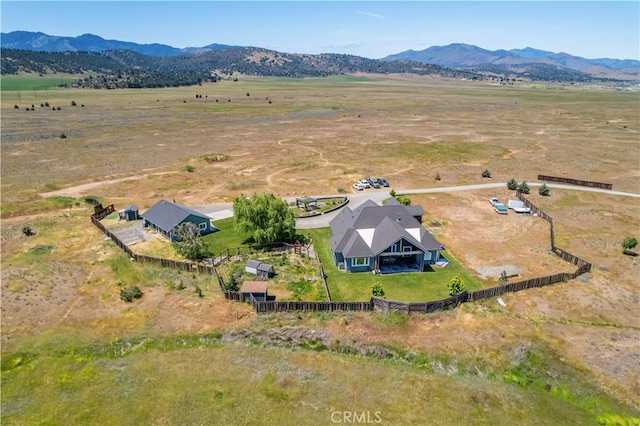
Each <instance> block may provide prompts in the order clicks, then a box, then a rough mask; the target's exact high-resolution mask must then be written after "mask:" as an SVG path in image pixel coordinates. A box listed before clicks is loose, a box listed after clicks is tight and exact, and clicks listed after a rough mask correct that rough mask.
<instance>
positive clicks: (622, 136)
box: [0, 76, 640, 425]
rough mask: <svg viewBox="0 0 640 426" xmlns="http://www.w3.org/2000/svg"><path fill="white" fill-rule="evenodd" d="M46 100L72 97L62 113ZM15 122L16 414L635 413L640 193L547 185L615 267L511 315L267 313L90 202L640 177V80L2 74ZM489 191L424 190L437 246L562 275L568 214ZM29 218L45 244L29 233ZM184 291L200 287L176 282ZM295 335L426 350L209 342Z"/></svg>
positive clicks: (522, 302) (464, 268)
mask: <svg viewBox="0 0 640 426" xmlns="http://www.w3.org/2000/svg"><path fill="white" fill-rule="evenodd" d="M3 80H4V79H3ZM21 84H26V82H24V83H21ZM20 87H26V86H20ZM247 93H249V96H247ZM199 94H202V95H203V96H206V97H204V98H196V95H199ZM267 98H268V99H267ZM216 99H217V100H218V102H216ZM228 100H231V102H228ZM43 101H48V102H49V103H50V104H51V105H60V106H61V107H62V109H61V111H55V112H53V111H51V110H50V109H41V108H39V104H40V102H43ZM71 101H76V102H77V104H78V105H80V104H85V107H83V108H81V107H79V106H78V107H71V106H70V105H71ZM269 101H271V103H269ZM16 104H17V105H19V106H20V109H18V110H15V109H14V105H16ZM31 104H34V105H36V108H35V111H29V112H26V111H25V110H24V108H23V107H26V106H27V105H28V106H30V105H31ZM1 113H2V115H1V116H2V151H1V155H2V169H1V178H2V179H1V184H0V185H1V188H0V189H1V201H2V211H1V217H2V322H1V327H2V333H1V334H2V377H1V380H2V391H3V397H2V422H3V423H6V424H32V423H54V424H57V423H76V424H77V423H80V424H83V423H84V424H103V423H104V424H127V422H130V423H131V424H134V423H135V424H139V423H149V422H151V423H160V424H161V423H216V422H221V423H228V424H247V423H262V424H275V423H278V424H279V423H282V424H328V423H330V422H331V419H330V418H329V416H330V414H331V412H333V411H334V410H340V411H347V410H353V411H366V410H369V411H371V412H375V411H377V410H379V411H380V412H381V415H382V419H383V420H384V421H385V423H389V424H424V422H425V419H437V420H438V423H439V424H536V425H538V424H554V425H556V424H598V423H600V424H607V421H608V422H609V423H611V424H615V422H618V423H619V424H625V423H627V424H633V422H634V421H636V422H637V418H638V417H639V416H640V411H639V409H640V408H639V407H638V404H637V401H638V395H640V389H638V386H637V383H638V372H637V368H636V367H637V362H636V361H637V359H636V358H637V357H636V353H637V350H636V349H637V342H638V339H640V334H639V333H638V324H637V314H636V313H637V311H638V299H637V293H638V288H637V276H638V273H640V270H639V269H638V268H639V267H640V266H639V264H638V262H637V261H636V258H633V257H631V256H622V255H621V251H620V247H619V243H620V240H621V239H622V237H623V236H626V235H627V234H632V235H634V234H635V233H637V230H638V229H639V226H640V224H639V218H638V215H637V207H638V204H637V199H633V198H630V197H622V198H620V197H617V196H610V195H601V194H591V193H580V194H578V193H576V192H572V191H559V190H552V192H551V196H550V197H548V198H543V197H538V196H537V195H536V194H535V193H534V194H532V195H531V197H530V198H531V199H532V200H533V201H534V202H535V203H536V204H538V205H540V206H541V207H542V208H543V209H545V211H547V212H548V213H550V214H551V215H552V216H553V217H554V219H555V224H556V228H555V231H556V237H557V238H558V240H557V241H558V245H559V246H560V247H562V248H564V249H567V250H569V251H570V252H572V253H574V254H576V255H579V256H581V257H583V258H585V259H587V260H589V261H592V262H594V265H595V267H594V269H593V270H592V271H591V273H590V274H589V275H588V276H585V277H583V279H582V280H573V281H571V282H569V283H565V284H559V285H556V286H550V287H547V288H543V289H534V290H531V291H526V292H521V293H513V294H508V295H504V297H503V299H504V301H505V302H506V305H507V306H506V307H505V306H500V305H498V304H497V303H496V302H495V300H486V301H482V302H478V303H473V304H468V305H464V306H462V307H460V308H458V309H456V310H454V311H451V312H443V313H438V314H433V315H419V316H413V317H410V318H406V317H402V316H397V315H389V316H386V315H381V314H375V313H371V314H363V313H334V314H328V313H318V314H306V313H301V314H292V313H287V314H278V315H264V316H262V315H261V316H256V315H255V314H254V313H253V312H252V311H251V309H250V308H248V307H247V306H244V305H242V304H234V303H230V302H226V301H224V300H223V298H222V297H221V295H220V293H219V291H218V290H217V288H216V285H217V284H215V283H214V282H213V281H206V280H203V281H200V278H197V279H194V278H193V277H192V275H191V274H170V273H167V272H163V271H161V270H158V269H155V268H148V267H146V266H144V265H132V264H130V263H128V262H126V259H125V258H123V257H122V255H121V252H120V251H119V250H118V249H117V248H116V247H115V246H114V245H113V244H112V243H110V242H108V241H104V240H103V236H102V235H101V234H100V233H99V232H98V231H97V230H95V229H94V228H93V227H92V226H91V225H90V223H89V221H88V215H89V213H90V208H89V207H86V206H84V205H81V206H76V205H75V202H74V200H78V201H79V200H81V197H82V196H85V195H93V196H97V197H100V199H101V200H103V203H106V204H109V203H111V202H113V203H115V204H116V208H120V207H123V206H124V205H127V204H131V203H136V204H138V205H139V206H140V209H141V211H144V210H145V209H146V208H147V207H149V206H151V205H152V204H154V203H155V202H156V201H157V200H158V199H159V198H167V199H175V200H176V201H178V202H181V203H184V204H187V205H192V206H198V205H204V204H209V203H216V202H220V201H223V202H230V201H231V200H232V199H233V198H234V197H235V196H238V195H239V194H240V193H245V194H249V193H251V192H253V191H255V192H267V191H268V192H274V193H277V194H279V195H281V196H285V195H289V196H291V195H296V196H298V195H302V194H303V193H304V194H305V195H317V194H331V193H335V192H337V191H336V189H337V188H338V187H343V188H347V189H348V188H350V185H351V183H352V182H354V181H355V180H357V179H360V178H362V177H365V176H368V175H371V176H380V175H381V176H385V177H387V178H388V179H389V180H390V181H391V182H392V185H393V187H394V188H395V189H397V190H400V189H411V188H419V187H433V186H448V185H458V184H467V183H484V182H486V181H485V180H483V179H482V178H481V172H482V170H484V169H485V168H488V169H489V170H491V172H492V176H493V177H492V179H491V181H492V182H506V181H507V180H508V179H509V178H511V177H515V178H516V179H518V180H520V181H521V180H527V181H534V180H535V177H536V176H537V174H538V173H543V174H550V175H561V176H568V177H574V178H579V179H586V180H598V181H605V182H611V183H613V185H614V189H616V190H621V191H629V192H637V188H638V183H639V182H640V181H639V179H640V177H639V176H638V174H637V169H638V158H637V155H630V153H637V152H638V148H639V145H638V137H637V136H638V131H640V117H638V112H637V93H632V92H614V91H609V90H601V89H590V88H585V87H581V86H562V85H541V84H535V85H534V84H526V83H521V84H520V83H519V84H517V85H514V86H491V85H487V84H485V83H475V82H462V81H446V80H432V79H429V78H412V77H408V76H393V77H385V78H381V77H379V76H378V77H376V78H366V77H357V78H355V77H338V78H327V79H304V80H297V79H277V78H273V79H253V78H246V79H245V78H242V79H240V81H238V82H232V81H222V82H219V83H215V84H207V85H204V86H201V87H190V88H171V89H157V90H144V89H143V90H114V91H106V90H105V91H99V90H98V91H96V90H94V91H88V90H60V89H47V90H34V89H28V90H26V89H20V90H6V89H5V86H4V82H3V92H2V104H1ZM61 133H64V134H65V135H66V136H67V138H64V139H63V138H60V134H61ZM209 155H216V156H222V157H220V158H221V159H222V158H224V161H211V162H209V161H206V160H204V159H203V158H204V157H203V156H209ZM185 165H192V166H193V167H194V170H192V171H191V172H189V171H187V170H186V169H185ZM436 173H438V174H439V175H440V176H441V180H440V181H436V180H435V179H434V176H435V175H436ZM532 192H535V190H534V191H532ZM41 194H42V195H41ZM488 195H489V194H488V193H486V194H485V193H479V194H459V195H453V194H447V195H441V196H431V195H424V196H420V197H415V201H416V204H418V203H419V204H422V205H423V206H424V208H425V211H426V212H427V213H426V215H427V217H428V218H432V217H437V218H438V219H442V220H444V221H445V222H446V223H445V224H444V225H443V226H442V227H441V230H440V231H439V232H440V234H439V235H437V238H438V239H439V241H440V240H441V239H442V242H443V243H444V244H445V245H446V246H447V248H448V249H450V250H451V253H453V254H454V255H455V257H456V259H457V260H458V261H459V263H460V268H461V269H460V274H463V273H468V274H469V276H470V279H469V281H467V280H466V279H465V281H466V282H467V286H468V287H470V285H469V283H470V282H473V281H474V280H475V282H477V283H478V285H480V283H481V284H482V285H484V284H486V283H485V282H483V281H482V280H480V279H479V278H478V276H477V274H475V273H474V272H473V268H472V267H471V266H472V265H474V264H484V263H490V262H491V261H492V260H493V259H500V258H501V257H505V258H506V257H508V256H510V257H509V259H510V260H509V261H514V262H520V263H521V264H523V265H526V266H527V268H528V272H527V271H525V272H527V273H530V274H537V273H545V271H547V270H551V269H553V268H557V267H559V266H558V265H557V262H556V260H555V259H549V258H547V256H548V254H547V253H546V250H545V245H548V242H546V241H547V240H546V238H547V237H546V236H545V235H547V234H545V232H548V226H547V225H544V224H542V223H541V222H530V223H529V222H524V221H522V222H518V221H516V220H515V218H513V219H514V220H513V221H512V222H513V223H512V225H511V228H507V227H506V225H505V224H506V222H504V221H503V222H493V223H492V224H489V221H497V220H498V219H497V218H495V215H493V216H489V213H487V215H484V216H483V215H480V214H476V215H473V216H472V215H471V214H470V212H482V211H483V210H482V209H483V208H487V206H488V204H487V202H486V196H488ZM499 195H500V197H501V198H505V195H504V194H502V193H500V194H499ZM69 202H71V203H72V205H71V206H69ZM472 219H473V220H472ZM538 220H539V219H538ZM24 223H29V224H31V225H33V228H34V229H35V230H36V232H37V233H36V235H35V236H33V237H26V236H23V235H21V233H20V227H21V225H22V224H24ZM216 225H219V226H220V227H221V229H222V231H221V232H220V233H216V234H213V235H211V236H210V237H209V238H210V239H211V241H209V244H210V247H211V248H212V250H213V251H214V252H219V251H221V250H222V249H224V248H226V246H228V245H231V246H234V245H240V244H239V243H242V242H243V241H244V240H245V239H246V238H245V237H243V236H237V235H231V234H232V233H231V232H229V231H230V229H231V228H230V226H231V221H229V223H225V222H224V221H217V222H216ZM543 225H544V226H543ZM227 227H229V228H227ZM536 227H538V228H540V230H541V231H540V232H538V233H537V234H535V235H537V236H536V237H535V238H537V240H536V241H534V242H535V244H526V245H525V244H523V242H524V241H523V238H522V235H524V234H523V232H521V231H522V230H530V229H534V228H536ZM496 229H499V230H500V231H501V233H500V234H499V235H500V239H501V240H500V241H497V242H494V240H496V235H498V234H497V233H496V232H494V231H495V230H496ZM305 232H306V231H305ZM310 232H311V233H312V234H313V235H314V241H316V251H317V252H319V253H320V255H321V256H324V258H323V259H329V256H330V255H329V254H328V252H327V248H326V247H324V248H323V247H322V244H321V243H320V241H321V240H322V238H323V237H326V232H327V230H314V231H310ZM527 235H533V234H527ZM470 236H473V239H472V238H470ZM636 236H637V235H636ZM216 238H217V239H218V240H217V241H214V240H215V239H216ZM225 239H226V240H225ZM513 247H516V248H517V250H512V248H513ZM529 258H531V259H532V260H529ZM323 263H324V265H325V267H326V269H327V271H326V272H327V275H328V280H329V285H330V286H331V292H332V296H333V297H334V299H340V298H343V299H351V298H358V297H360V295H362V297H363V299H362V300H365V299H366V298H367V297H368V296H367V297H365V294H366V295H368V294H369V291H370V290H369V288H370V284H371V283H370V282H362V283H360V282H356V281H354V282H347V281H343V280H347V279H356V277H355V276H350V277H345V275H346V274H344V273H341V272H339V271H332V270H331V269H330V267H331V263H332V262H330V261H327V260H325V261H324V262H323ZM456 267H457V266H456V265H455V264H450V265H449V266H447V267H446V268H445V269H444V270H442V272H446V271H452V272H455V268H456ZM563 267H564V266H563ZM334 272H335V274H334ZM338 272H339V273H338ZM439 273H440V271H438V272H435V273H431V272H429V273H425V274H422V275H424V276H425V277H427V278H429V277H431V276H435V275H433V274H439ZM369 278H370V279H371V278H374V277H372V276H371V277H369ZM376 278H377V277H376ZM382 278H387V277H382ZM463 279H464V278H463ZM194 280H195V281H194ZM442 281H443V284H442V285H440V284H439V287H438V290H437V291H440V292H443V293H445V295H446V281H448V280H447V279H443V280H442ZM119 282H124V283H125V284H127V283H131V284H133V283H136V284H139V285H140V286H141V287H142V290H143V292H144V297H143V298H142V299H141V300H139V301H137V302H136V303H133V304H125V303H124V302H122V301H121V300H119V298H118V296H117V294H118V290H119V288H120V287H119V286H118V283H119ZM180 282H182V283H183V284H185V285H186V287H187V288H186V289H184V290H176V289H175V286H176V284H179V283H180ZM334 282H335V283H336V284H339V285H336V287H335V289H334V287H333V283H334ZM196 283H197V284H198V285H199V286H201V287H202V289H203V291H204V297H203V298H199V297H197V296H196V295H195V293H194V292H193V287H194V285H195V284H196ZM343 283H344V285H342V284H343ZM383 285H384V288H385V290H386V291H387V295H388V296H389V297H390V298H393V299H405V300H411V299H410V297H411V296H412V295H413V294H414V293H413V292H412V291H411V286H413V285H416V286H417V285H420V283H417V282H416V283H408V284H407V285H406V286H403V287H401V288H394V286H393V283H392V282H384V283H383ZM439 297H442V296H440V295H438V294H436V293H434V298H439ZM429 298H431V297H429ZM419 299H420V300H423V298H422V297H420V298H419ZM296 326H303V327H309V328H314V329H317V330H320V331H325V332H329V333H331V336H332V339H334V340H335V341H342V340H343V339H353V340H354V341H355V342H356V343H357V344H356V348H357V347H358V346H357V345H366V344H370V343H377V344H380V345H383V346H385V347H391V346H393V347H394V348H395V349H394V350H396V351H397V352H398V353H405V354H413V353H415V354H416V355H415V358H414V359H413V361H411V362H407V361H398V360H392V359H386V360H384V359H377V358H375V357H361V356H359V355H354V354H345V353H343V352H341V351H340V350H339V346H338V348H335V350H332V351H329V350H326V349H324V348H322V347H319V346H318V343H317V342H307V344H304V345H301V346H300V347H295V348H283V347H261V346H259V345H258V343H257V342H256V341H255V339H251V338H249V339H247V340H245V341H243V342H242V343H240V344H237V343H234V342H222V341H221V340H220V339H219V338H218V337H215V338H213V343H211V344H208V343H206V342H207V336H209V334H206V333H212V334H211V335H215V336H219V335H222V334H224V333H226V332H228V331H229V330H235V329H240V330H244V329H246V330H252V331H255V332H256V333H261V332H267V330H269V329H282V328H283V327H296ZM143 340H145V341H146V342H147V344H143V345H140V342H141V341H143ZM158 342H161V343H158ZM129 344H130V345H129ZM522 347H530V348H531V349H530V350H526V351H524V350H521V348H522ZM114 348H116V349H117V351H116V352H114ZM318 349H322V350H318ZM354 352H357V353H359V352H358V350H357V349H356V350H355V351H354ZM407 356H408V355H407ZM425 360H426V361H425ZM475 367H477V368H478V369H479V373H478V372H477V371H476V370H475ZM547 384H549V385H550V387H547V386H546V385H547ZM616 416H618V417H616ZM634 418H635V419H636V420H633V419H634Z"/></svg>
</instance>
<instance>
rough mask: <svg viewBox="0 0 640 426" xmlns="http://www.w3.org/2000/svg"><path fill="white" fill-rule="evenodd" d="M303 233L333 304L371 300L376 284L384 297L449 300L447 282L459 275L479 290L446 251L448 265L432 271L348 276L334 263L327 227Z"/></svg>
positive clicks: (473, 280)
mask: <svg viewBox="0 0 640 426" xmlns="http://www.w3.org/2000/svg"><path fill="white" fill-rule="evenodd" d="M304 233H305V234H306V235H308V236H309V237H311V238H313V246H314V249H315V251H316V253H318V256H319V257H320V260H321V261H322V266H323V268H324V272H325V275H326V276H327V284H328V286H329V292H330V293H331V299H332V300H335V301H366V300H369V298H370V297H371V285H372V284H373V283H374V282H376V281H379V282H380V283H381V284H382V286H383V288H384V290H385V292H386V295H385V297H386V298H387V299H391V300H399V301H404V302H425V301H431V300H439V299H444V298H446V297H449V290H448V288H447V283H448V282H449V280H450V279H451V278H452V277H453V276H456V275H458V276H459V277H460V278H461V279H462V281H463V282H464V284H465V287H466V289H467V290H477V289H480V288H482V285H481V283H480V281H478V279H476V278H475V277H474V276H473V275H472V274H470V273H469V272H468V271H466V270H465V269H464V268H463V267H462V265H461V264H460V263H459V262H458V261H457V260H456V259H455V258H454V257H453V255H452V254H451V253H449V252H446V251H443V252H442V253H441V254H442V255H443V256H444V257H446V258H447V259H448V260H449V261H450V263H449V264H448V265H447V266H446V267H444V268H439V267H437V266H434V268H433V272H423V273H417V272H412V273H402V274H388V275H373V274H370V273H355V274H351V273H347V272H343V271H340V270H339V269H338V268H337V267H336V266H335V264H334V263H333V259H332V255H331V247H330V245H329V236H330V234H331V230H330V229H329V228H322V229H309V230H305V231H304Z"/></svg>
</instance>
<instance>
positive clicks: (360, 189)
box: [353, 182, 364, 191]
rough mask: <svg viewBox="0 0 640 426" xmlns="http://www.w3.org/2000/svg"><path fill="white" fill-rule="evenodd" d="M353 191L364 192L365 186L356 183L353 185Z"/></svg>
mask: <svg viewBox="0 0 640 426" xmlns="http://www.w3.org/2000/svg"><path fill="white" fill-rule="evenodd" d="M353 189H355V190H356V191H362V190H363V189H364V186H363V185H362V184H361V183H360V182H356V183H354V184H353Z"/></svg>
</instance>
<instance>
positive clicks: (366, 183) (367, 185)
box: [358, 179, 371, 189]
mask: <svg viewBox="0 0 640 426" xmlns="http://www.w3.org/2000/svg"><path fill="white" fill-rule="evenodd" d="M358 183H359V184H360V185H362V186H363V187H364V188H365V189H368V188H371V184H369V181H368V180H366V179H360V180H359V181H358Z"/></svg>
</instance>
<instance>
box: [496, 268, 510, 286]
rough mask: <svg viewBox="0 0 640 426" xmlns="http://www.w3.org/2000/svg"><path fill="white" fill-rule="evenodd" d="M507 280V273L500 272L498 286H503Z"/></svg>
mask: <svg viewBox="0 0 640 426" xmlns="http://www.w3.org/2000/svg"><path fill="white" fill-rule="evenodd" d="M508 280H509V277H507V271H502V273H501V274H500V278H498V285H505V284H506V283H507V281H508Z"/></svg>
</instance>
